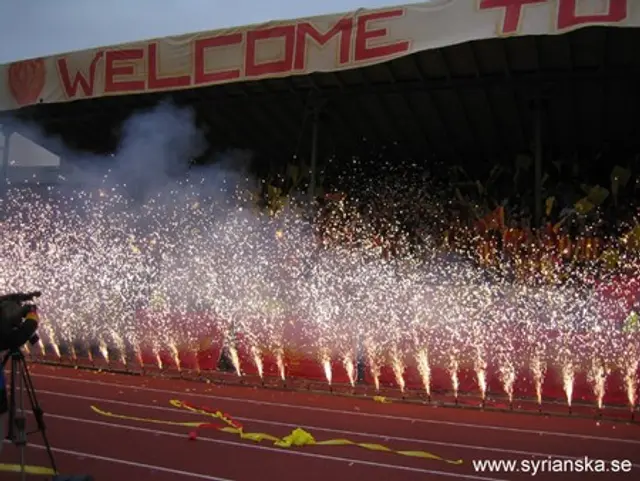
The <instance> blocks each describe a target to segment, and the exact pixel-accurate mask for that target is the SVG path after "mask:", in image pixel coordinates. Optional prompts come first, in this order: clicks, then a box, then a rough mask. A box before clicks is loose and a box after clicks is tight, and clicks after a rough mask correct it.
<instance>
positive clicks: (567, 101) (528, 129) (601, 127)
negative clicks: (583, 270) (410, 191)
mask: <svg viewBox="0 0 640 481" xmlns="http://www.w3.org/2000/svg"><path fill="white" fill-rule="evenodd" d="M638 45H640V29H634V28H604V27H593V28H587V29H581V30H577V31H574V32H572V33H568V34H564V35H558V36H529V37H514V38H507V39H491V40H482V41H476V42H470V43H464V44H460V45H456V46H451V47H447V48H442V49H436V50H430V51H426V52H422V53H417V54H414V55H411V56H407V57H404V58H400V59H396V60H393V61H390V62H387V63H385V64H381V65H376V66H371V67H367V68H363V69H357V70H349V71H343V72H339V73H325V74H314V75H309V76H304V77H291V78H285V79H276V80H261V81H254V82H246V83H236V84H229V85H223V86H216V87H210V88H203V89H195V90H190V91H183V92H177V93H171V94H163V95H161V94H151V95H137V96H128V97H110V98H102V99H96V100H85V101H78V102H73V103H68V104H53V105H40V106H36V107H31V108H28V109H24V110H22V111H20V112H19V113H18V115H19V117H20V118H22V119H25V120H30V121H33V122H35V123H37V124H39V125H41V126H42V127H44V128H45V129H46V131H47V132H48V133H50V134H54V135H59V136H61V137H62V138H63V139H64V140H65V142H67V143H68V144H70V145H72V146H74V147H77V148H81V149H85V150H90V151H95V152H104V151H109V150H112V149H113V148H114V147H115V146H116V145H117V140H118V133H117V132H118V126H119V125H120V124H121V123H122V122H123V120H124V119H125V118H126V117H128V116H130V115H131V114H132V113H133V112H134V111H135V110H138V109H144V108H148V107H150V106H152V105H154V104H155V103H157V102H159V101H161V100H162V99H166V98H171V99H173V101H174V102H176V103H178V104H188V105H192V106H193V108H194V109H196V112H197V119H198V122H199V123H200V124H202V125H204V126H207V127H208V129H207V130H208V135H209V138H210V141H211V142H212V144H213V145H214V146H215V147H216V148H221V149H222V148H227V147H241V148H249V149H253V150H255V151H256V152H259V153H261V154H263V155H264V156H268V157H269V158H271V159H273V160H275V159H277V158H282V159H288V158H290V157H291V156H292V155H295V154H301V155H302V156H307V153H308V151H309V143H310V129H311V122H312V121H311V117H312V116H311V111H312V110H313V109H312V107H313V106H314V105H317V104H321V105H323V109H322V115H321V126H320V151H321V153H322V155H330V154H334V153H335V154H338V155H359V154H361V153H363V152H370V151H371V148H372V146H375V147H376V148H377V147H383V146H385V145H389V144H395V146H396V148H397V149H400V150H402V151H406V153H407V154H409V155H415V156H420V157H423V158H430V157H432V156H433V157H438V158H441V159H455V158H461V157H469V156H474V157H476V158H486V159H496V158H499V157H512V156H513V155H515V154H516V153H518V152H522V151H529V150H530V148H531V142H532V138H533V134H532V130H533V122H534V119H533V114H532V103H533V102H534V101H535V100H536V99H540V98H541V99H542V105H543V118H544V126H545V127H544V144H545V148H546V149H547V151H551V152H553V154H554V155H569V154H571V153H574V152H576V151H597V150H599V149H602V148H604V147H607V146H609V147H610V146H612V145H613V146H620V148H623V149H624V150H628V151H636V152H638V151H640V122H638V121H636V115H634V114H636V113H637V112H638V111H639V109H638V107H639V98H640V95H639V92H640V89H639V88H638V85H639V81H640V49H638V48H637V46H638Z"/></svg>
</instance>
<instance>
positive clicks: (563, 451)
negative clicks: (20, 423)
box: [40, 381, 640, 464]
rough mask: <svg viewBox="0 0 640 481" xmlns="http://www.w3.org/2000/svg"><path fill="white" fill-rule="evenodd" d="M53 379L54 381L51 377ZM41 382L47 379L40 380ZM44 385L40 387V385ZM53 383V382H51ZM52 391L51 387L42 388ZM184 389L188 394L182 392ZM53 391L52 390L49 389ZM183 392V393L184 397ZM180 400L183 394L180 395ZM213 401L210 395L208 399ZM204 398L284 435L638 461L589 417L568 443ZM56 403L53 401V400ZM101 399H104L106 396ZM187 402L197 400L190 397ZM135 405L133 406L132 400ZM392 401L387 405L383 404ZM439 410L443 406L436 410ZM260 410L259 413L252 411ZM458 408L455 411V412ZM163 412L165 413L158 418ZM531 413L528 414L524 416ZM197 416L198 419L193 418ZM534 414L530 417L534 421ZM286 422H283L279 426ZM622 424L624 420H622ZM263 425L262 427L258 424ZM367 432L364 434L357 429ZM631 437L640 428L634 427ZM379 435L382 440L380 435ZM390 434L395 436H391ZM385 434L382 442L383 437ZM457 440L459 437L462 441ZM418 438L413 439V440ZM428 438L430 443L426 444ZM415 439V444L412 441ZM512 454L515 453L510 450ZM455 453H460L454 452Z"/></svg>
mask: <svg viewBox="0 0 640 481" xmlns="http://www.w3.org/2000/svg"><path fill="white" fill-rule="evenodd" d="M54 382H58V381H54ZM40 384H45V385H46V383H40ZM43 387H44V386H43ZM54 387H55V386H54ZM46 391H47V392H50V393H52V392H53V391H51V390H46ZM82 392H86V385H83V384H77V383H75V384H74V383H69V385H68V386H67V385H66V384H65V392H64V393H62V394H61V397H64V396H81V397H82V396H83V395H82V394H81V393H82ZM180 394H182V393H178V392H172V393H162V392H154V391H146V390H137V389H120V390H117V389H113V386H107V385H104V384H92V396H90V397H93V398H95V399H104V400H115V401H118V400H119V401H121V402H124V403H129V401H128V400H129V399H132V397H133V398H135V402H132V403H131V404H134V406H127V405H126V404H125V405H124V406H123V410H124V412H131V411H130V409H133V410H134V411H133V412H137V414H140V411H135V410H136V409H144V408H143V407H142V406H152V407H157V408H166V409H169V408H170V406H169V401H170V400H171V399H176V398H180ZM185 394H189V393H185ZM48 395H51V396H55V395H54V394H48ZM187 397H188V396H187ZM182 399H185V397H184V396H183V397H182ZM89 401H90V403H96V402H95V400H87V402H88V403H89ZM212 401H213V400H212ZM212 401H209V402H207V400H206V398H203V399H199V402H200V403H203V404H206V405H208V406H210V407H213V408H216V409H220V410H222V411H225V412H228V413H229V414H231V415H232V416H233V417H237V418H238V420H240V421H242V422H245V424H246V426H245V427H246V428H247V429H249V430H253V431H255V429H254V428H253V427H252V425H251V424H250V423H251V421H248V422H247V421H245V420H246V419H254V420H256V421H253V422H254V423H256V425H258V426H259V425H260V424H261V425H262V426H265V425H267V426H268V425H271V426H272V427H271V428H270V429H269V430H268V432H269V433H270V434H277V435H286V434H288V432H289V431H290V430H291V426H293V427H297V426H301V427H306V428H308V430H309V431H312V434H314V436H316V437H317V438H318V439H326V438H328V437H347V436H346V435H347V434H349V436H348V437H350V438H353V437H356V438H358V440H361V441H363V442H380V443H382V444H386V445H390V444H391V446H389V447H392V448H394V449H408V448H405V446H407V444H410V445H412V447H411V449H422V450H428V451H432V452H435V453H436V454H438V455H443V454H442V451H443V449H445V450H447V452H449V449H448V448H449V447H451V445H458V447H460V449H464V448H462V447H461V446H460V445H463V446H464V445H466V446H475V447H476V448H477V449H476V452H475V453H473V456H472V457H474V458H477V457H485V456H488V455H489V456H495V455H496V453H498V452H499V451H496V452H494V453H487V451H486V448H492V449H496V450H504V451H505V452H503V453H500V454H508V453H507V452H506V451H520V452H522V453H527V454H537V453H542V454H551V455H561V456H569V457H573V458H579V457H583V456H590V457H592V458H596V457H597V458H602V459H621V458H623V459H630V460H631V461H632V462H634V463H637V464H640V438H637V437H636V438H635V439H634V438H631V437H629V438H621V437H620V438H611V437H606V438H600V437H598V436H596V434H597V433H598V432H599V431H598V429H599V427H598V426H597V423H596V422H594V421H589V420H581V421H582V422H584V423H588V424H590V425H591V432H592V433H593V435H588V434H586V433H583V434H581V435H580V436H581V437H578V438H572V439H571V442H567V439H566V438H564V437H557V436H548V435H545V434H540V432H538V431H536V430H533V429H530V430H527V431H525V432H523V431H517V432H513V431H500V430H496V428H495V426H492V425H487V426H486V429H483V427H484V426H481V425H480V424H475V426H476V427H475V428H474V429H473V430H470V429H468V428H467V427H466V426H465V425H462V426H458V425H446V426H442V425H428V426H426V427H425V425H424V424H422V423H416V422H411V421H404V420H395V419H389V418H386V417H381V418H374V419H375V421H374V422H372V419H371V418H369V417H362V416H352V415H350V414H349V413H342V412H332V413H327V412H326V411H321V412H313V411H306V410H302V411H301V410H291V409H288V408H283V407H280V406H274V405H265V406H261V407H260V408H259V410H258V409H257V408H256V406H255V405H247V404H245V403H238V402H236V401H228V400H222V399H216V400H215V403H214V402H212ZM54 402H58V401H54ZM105 402H106V401H105ZM192 402H198V401H196V400H193V401H192ZM136 404H137V405H138V407H136V406H135V405H136ZM387 406H392V405H387ZM106 409H108V410H111V411H114V412H123V410H118V409H116V408H114V407H107V408H106ZM423 409H424V410H425V411H426V412H430V411H435V409H429V408H426V407H423ZM440 411H442V409H440ZM257 412H259V416H257V415H256V413H257ZM455 412H457V411H454V413H455ZM175 414H176V415H179V416H185V417H184V418H181V419H184V420H193V419H195V418H194V417H193V416H192V415H183V414H181V413H175ZM477 414H479V415H480V416H479V417H480V419H482V416H481V415H482V414H484V413H481V412H478V413H477ZM147 415H148V416H152V417H156V418H157V417H159V416H160V417H161V418H164V419H166V418H167V416H172V415H173V413H172V412H171V411H165V412H164V413H163V414H159V413H148V414H147ZM163 416H164V417H163ZM527 417H530V416H527ZM198 419H201V418H198ZM536 420H537V419H535V417H534V419H533V420H532V421H533V422H535V421H536ZM283 424H286V425H287V426H282V425H283ZM622 426H623V427H624V425H622ZM313 427H320V428H321V429H322V430H323V432H321V433H318V432H314V430H313ZM262 430H264V428H263V429H262ZM359 433H367V434H359ZM634 434H636V436H638V435H639V434H640V433H638V432H634ZM370 435H374V436H375V439H372V437H371V436H370ZM381 438H382V439H381ZM394 438H395V439H394ZM384 439H386V441H384ZM461 440H462V442H461ZM416 441H417V443H416ZM429 441H432V442H434V443H435V444H432V445H430V446H429V445H428V443H429ZM416 444H420V446H417V445H416ZM465 451H467V452H468V451H473V449H465ZM512 454H517V453H512ZM453 456H454V457H455V458H457V457H460V455H456V453H455V452H454V453H453Z"/></svg>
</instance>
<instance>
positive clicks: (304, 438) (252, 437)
mask: <svg viewBox="0 0 640 481" xmlns="http://www.w3.org/2000/svg"><path fill="white" fill-rule="evenodd" d="M170 404H171V405H172V406H173V407H175V408H178V409H183V410H186V411H189V412H191V413H194V414H199V415H202V416H206V417H210V418H214V419H218V420H220V421H222V422H223V423H224V426H222V427H216V426H213V425H211V424H210V423H203V422H181V421H171V420H162V419H151V418H141V417H135V416H125V415H122V414H114V413H111V412H108V411H103V410H102V409H100V408H98V407H96V406H91V409H92V410H93V411H94V412H95V413H97V414H100V415H101V416H105V417H109V418H113V419H122V420H127V421H138V422H144V423H152V424H164V425H170V426H184V427H190V428H212V427H214V428H215V429H216V430H217V431H221V432H224V433H229V434H234V435H237V436H239V437H240V439H243V440H247V441H254V442H257V443H259V442H262V441H271V442H272V443H273V445H274V446H277V447H279V448H292V447H301V446H357V447H360V448H363V449H368V450H369V451H384V452H388V453H393V454H399V455H401V456H410V457H413V458H422V459H430V460H434V461H442V462H445V463H447V464H458V465H459V464H462V463H463V461H462V459H455V460H452V459H445V458H443V457H441V456H438V455H437V454H433V453H430V452H427V451H397V450H394V449H391V448H388V447H387V446H383V445H382V444H376V443H357V442H355V441H351V440H349V439H327V440H324V441H317V440H316V439H315V438H314V437H313V435H312V434H311V433H309V432H307V431H305V430H304V429H302V428H296V429H294V430H293V431H291V433H290V434H289V435H288V436H285V437H283V438H280V437H277V436H273V435H271V434H266V433H250V432H245V431H244V428H243V427H242V425H241V424H239V423H238V422H236V421H234V420H233V419H232V418H231V417H230V416H229V415H228V414H224V413H222V412H221V411H213V410H210V409H206V408H202V407H197V406H192V405H190V404H188V403H185V402H182V401H177V400H172V401H170Z"/></svg>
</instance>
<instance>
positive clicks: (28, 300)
mask: <svg viewBox="0 0 640 481" xmlns="http://www.w3.org/2000/svg"><path fill="white" fill-rule="evenodd" d="M40 294H41V293H40V292H38V291H36V292H26V293H14V294H7V295H4V296H0V351H4V350H7V349H19V348H20V347H21V346H22V345H23V344H25V343H27V342H29V343H30V344H32V345H33V344H35V343H37V342H38V341H39V340H40V338H39V337H38V334H37V330H38V321H39V318H38V309H37V307H36V305H35V304H34V303H33V300H34V299H35V298H37V297H40Z"/></svg>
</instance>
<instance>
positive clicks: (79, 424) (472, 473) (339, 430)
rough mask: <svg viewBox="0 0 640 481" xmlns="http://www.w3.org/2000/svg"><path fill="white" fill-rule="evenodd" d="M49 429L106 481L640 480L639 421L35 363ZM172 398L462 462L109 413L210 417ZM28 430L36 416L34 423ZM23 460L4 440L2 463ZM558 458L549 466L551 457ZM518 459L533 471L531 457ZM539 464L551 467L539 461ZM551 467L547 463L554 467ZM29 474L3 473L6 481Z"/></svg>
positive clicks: (267, 425) (282, 431) (64, 460)
mask: <svg viewBox="0 0 640 481" xmlns="http://www.w3.org/2000/svg"><path fill="white" fill-rule="evenodd" d="M31 372H32V377H33V381H34V385H35V387H36V390H37V393H38V398H39V400H40V403H41V405H42V407H43V409H44V411H45V420H46V423H47V432H48V435H49V439H50V441H51V444H52V446H53V448H54V453H55V456H56V460H57V463H58V468H59V470H60V471H61V472H62V473H65V474H67V473H90V474H92V475H93V476H94V477H95V479H96V480H97V481H103V480H104V481H117V480H120V481H128V480H136V481H145V480H151V481H169V480H176V481H178V480H187V479H193V480H213V481H215V480H220V481H249V480H251V481H257V480H266V481H270V480H278V481H279V480H282V479H286V478H291V477H296V478H299V479H304V480H308V481H327V480H331V481H342V480H349V481H354V480H371V481H377V480H379V481H383V480H385V481H386V480H402V481H413V480H422V481H424V480H436V479H441V480H447V479H452V480H453V479H462V480H464V479H467V480H479V481H482V480H511V479H514V480H516V479H531V478H532V476H531V473H524V472H520V473H514V472H506V471H504V470H502V471H494V472H490V471H488V470H487V471H484V472H481V471H480V470H478V469H475V468H474V461H476V462H477V461H478V460H515V461H518V462H521V461H523V460H531V459H534V460H537V461H538V462H540V461H543V460H548V459H561V460H572V459H578V458H580V459H582V458H583V457H585V456H588V457H589V458H591V459H604V460H629V462H630V464H631V471H630V472H626V473H622V474H620V473H618V474H615V475H614V474H613V473H611V472H608V473H603V474H600V475H598V474H594V473H587V476H585V473H584V472H583V473H577V472H574V473H567V472H564V473H538V474H537V475H536V476H535V479H541V480H551V479H562V480H569V479H576V480H578V479H584V478H585V477H586V478H588V479H603V480H611V479H629V480H633V479H639V478H638V476H639V475H640V426H639V425H636V424H626V423H620V422H618V423H615V422H609V421H596V420H594V419H583V418H569V417H545V416H541V415H531V414H515V413H513V414H512V413H499V412H482V411H470V410H469V411H467V410H461V409H445V408H434V407H429V406H421V405H412V404H401V403H398V404H394V403H391V404H381V403H376V402H373V401H372V400H368V399H356V398H348V397H339V396H331V395H320V394H311V393H300V392H285V391H273V390H265V389H261V388H247V387H229V386H216V385H212V384H203V383H196V382H193V381H183V380H170V379H162V378H152V377H135V376H126V375H118V374H112V373H98V372H91V371H81V370H74V369H70V368H59V367H49V366H42V365H33V366H31ZM171 399H178V400H183V401H188V402H190V403H193V404H196V405H205V406H209V407H211V408H214V409H219V410H221V411H223V412H226V413H228V414H229V415H231V416H232V417H234V418H235V419H237V420H238V421H240V422H241V423H242V424H243V425H244V429H245V431H251V432H264V433H269V434H273V435H276V436H285V435H287V434H289V433H290V432H291V430H292V429H294V428H296V427H303V428H304V429H306V430H307V431H309V432H310V433H311V434H313V435H314V437H315V438H316V439H317V440H323V439H331V438H347V439H350V440H353V441H357V442H369V443H379V444H384V445H386V446H388V447H390V448H392V449H396V450H421V451H429V452H432V453H434V454H437V455H439V456H442V457H444V458H448V459H463V460H464V463H463V464H462V465H450V464H446V463H444V462H442V461H435V460H425V459H418V458H410V457H403V456H400V455H397V454H392V453H384V452H373V451H367V450H364V449H362V448H358V447H355V446H304V447H299V448H290V449H284V448H278V447H274V446H273V445H272V444H270V443H269V442H266V441H265V442H262V443H260V444H258V443H254V442H251V441H243V440H240V439H239V438H238V437H237V436H235V435H233V434H227V433H222V432H218V431H213V430H202V431H201V432H200V435H199V438H198V439H197V440H196V441H191V440H189V439H188V432H189V430H190V429H189V428H186V427H181V426H169V425H162V424H155V425H154V424H149V423H144V422H138V421H128V420H120V419H113V418H108V417H104V416H102V415H100V414H98V413H95V412H94V411H92V409H91V405H96V406H98V407H100V408H101V409H102V410H104V411H110V412H113V413H117V414H122V415H127V416H134V417H141V418H154V419H161V420H175V421H200V420H202V421H204V422H207V421H208V420H207V419H206V418H202V417H201V416H196V415H194V414H191V413H187V412H183V411H179V410H177V409H175V408H173V407H171V406H170V404H169V401H170V400H171ZM28 425H29V426H28V428H32V427H33V420H32V419H31V418H30V417H29V418H28ZM16 461H17V449H16V448H15V447H13V446H10V445H6V444H5V447H4V450H3V453H2V456H1V458H0V462H3V463H11V462H16ZM548 462H549V461H547V463H548ZM27 463H28V464H36V465H46V464H47V463H46V457H45V454H44V451H43V449H42V440H41V438H40V437H39V435H38V434H33V435H31V436H30V438H29V448H28V450H27ZM518 466H523V465H522V464H520V465H518ZM539 466H540V465H539ZM549 467H550V466H549V465H548V464H547V466H546V468H549ZM12 476H15V479H18V477H17V475H8V474H6V473H2V474H0V478H1V479H14V478H12ZM33 479H37V478H33Z"/></svg>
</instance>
